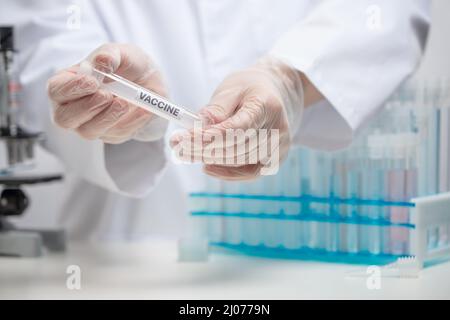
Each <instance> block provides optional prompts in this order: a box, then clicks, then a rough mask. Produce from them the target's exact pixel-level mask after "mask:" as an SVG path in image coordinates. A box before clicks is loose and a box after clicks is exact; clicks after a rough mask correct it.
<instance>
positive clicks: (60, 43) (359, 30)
mask: <svg viewBox="0 0 450 320" xmlns="http://www.w3.org/2000/svg"><path fill="white" fill-rule="evenodd" d="M428 6H429V3H428V1H426V0H403V1H401V0H396V1H391V0H370V1H369V0H357V1H348V0H335V1H316V0H315V1H311V0H309V1H308V0H304V1H298V0H278V1H272V0H247V1H242V0H223V1H206V0H199V1H193V0H192V1H187V0H186V1H184V0H178V1H163V0H160V1H158V0H154V1H144V0H141V1H139V0H136V1H129V0H128V1H122V0H115V1H109V0H108V1H102V0H94V1H60V0H58V1H56V0H54V1H25V0H24V1H18V0H10V1H2V4H1V10H0V24H7V23H11V24H14V25H15V26H16V43H17V49H18V50H19V52H20V61H19V68H20V72H21V81H22V84H23V87H24V90H23V97H22V99H23V100H22V101H23V104H24V106H23V107H24V110H26V117H25V122H26V123H27V126H28V127H29V128H31V129H35V130H43V131H45V132H46V133H47V137H48V138H47V141H46V143H45V146H46V147H47V148H48V149H49V150H51V151H52V152H53V153H55V154H56V155H58V156H59V157H60V158H61V159H62V160H63V162H64V164H65V165H66V167H67V170H69V171H70V172H72V173H74V174H76V175H77V177H78V179H77V180H76V181H75V183H74V184H73V185H72V186H71V188H72V189H71V190H70V191H69V192H66V194H67V199H65V205H64V208H63V210H62V211H61V217H60V221H61V223H62V224H63V225H64V226H65V227H67V228H68V230H69V234H70V235H71V236H72V238H76V239H93V238H95V239H111V238H115V239H124V238H127V239H130V238H136V237H141V236H146V235H148V234H151V233H153V234H155V233H156V234H158V233H159V234H161V233H163V234H171V235H176V234H179V233H180V232H183V230H185V229H184V225H185V221H186V217H187V206H186V198H187V196H186V195H187V192H189V191H191V190H192V189H193V188H195V186H194V184H197V182H199V181H201V179H199V178H198V176H199V175H201V173H199V171H200V170H199V166H188V165H175V164H173V163H172V162H171V161H170V157H169V156H167V154H166V153H165V151H164V148H165V147H164V145H165V143H164V141H156V142H147V143H144V142H137V141H131V142H127V143H124V144H121V145H104V144H103V143H101V142H99V141H94V142H91V141H84V140H82V139H81V138H79V137H78V136H76V135H75V134H73V133H69V132H65V131H63V130H61V129H58V128H56V127H55V126H54V125H53V124H52V122H51V118H50V115H49V114H50V113H49V108H51V107H50V104H49V102H48V100H47V97H46V90H45V89H46V88H45V86H46V80H47V79H48V78H49V77H50V76H51V75H52V74H53V73H54V72H55V71H56V70H57V69H60V68H64V67H67V66H70V65H72V64H74V63H77V62H79V61H81V60H82V59H83V58H84V57H86V56H87V55H88V54H89V53H90V52H91V51H92V50H93V49H95V48H96V47H98V46H99V45H101V44H103V43H105V42H111V41H113V42H128V43H134V44H136V45H138V46H140V47H141V48H143V50H145V51H146V52H147V53H148V54H149V55H151V56H152V58H153V59H154V60H155V61H156V62H157V64H158V65H159V66H160V68H161V70H162V73H163V75H164V77H165V80H166V83H167V85H168V88H169V92H170V96H171V99H172V100H173V101H174V102H175V103H179V104H182V105H184V106H187V107H189V108H192V109H194V110H195V109H198V108H200V107H202V106H203V105H205V104H206V103H207V102H208V99H209V97H210V96H211V94H212V92H213V90H214V88H215V87H216V86H217V85H218V84H219V83H220V81H221V80H222V79H223V78H224V77H225V76H226V75H227V74H229V73H230V72H232V71H234V70H238V69H240V68H244V67H246V66H248V65H250V64H252V63H253V62H254V61H255V60H256V59H258V58H259V57H261V56H263V55H265V54H267V53H271V54H272V55H274V56H276V57H278V58H280V59H282V60H284V61H285V62H287V63H289V64H291V65H292V66H293V67H296V68H297V69H299V70H300V71H302V72H304V73H306V75H307V76H308V77H309V79H311V81H312V82H313V83H314V84H315V86H316V87H317V88H318V89H319V90H320V91H321V92H322V93H323V95H324V96H325V97H326V100H324V101H322V102H320V103H318V104H317V105H316V106H314V107H312V108H309V109H308V110H307V111H306V112H305V114H304V118H303V121H302V124H301V126H300V128H299V130H298V131H297V132H298V134H297V136H296V137H295V141H296V143H300V144H304V145H308V146H310V147H314V148H322V149H335V148H340V147H343V146H346V145H347V144H348V143H349V142H350V141H351V138H352V135H353V133H354V132H355V130H357V129H358V128H359V127H360V126H361V125H362V124H363V123H364V122H365V121H366V120H367V119H368V118H369V117H370V116H371V115H372V114H373V113H374V112H376V110H377V108H379V107H380V105H381V104H382V102H383V101H384V100H385V99H386V98H387V97H388V96H389V95H390V94H391V93H392V92H393V91H394V90H395V88H396V87H397V86H398V85H399V84H400V83H401V81H402V80H404V79H405V78H406V77H407V76H408V75H410V74H411V73H412V72H413V71H414V69H415V67H416V66H417V64H418V62H419V60H420V57H421V53H422V51H423V48H424V44H425V39H426V35H427V31H428V19H429V17H428V11H429V8H428ZM172 129H173V127H170V128H169V132H170V131H171V130H172ZM196 177H197V178H196Z"/></svg>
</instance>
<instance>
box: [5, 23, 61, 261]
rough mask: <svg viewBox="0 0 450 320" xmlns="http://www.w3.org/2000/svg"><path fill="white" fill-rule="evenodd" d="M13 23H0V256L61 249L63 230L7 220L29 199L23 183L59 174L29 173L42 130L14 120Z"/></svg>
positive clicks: (16, 94)
mask: <svg viewBox="0 0 450 320" xmlns="http://www.w3.org/2000/svg"><path fill="white" fill-rule="evenodd" d="M13 31H14V30H13V27H10V26H5V27H3V26H0V186H1V187H2V191H1V193H0V256H14V257H38V256H41V255H43V253H44V249H45V248H46V249H48V250H50V251H64V250H65V244H66V241H65V233H64V230H37V229H36V230H35V229H20V228H17V227H15V226H14V225H13V223H11V222H10V221H8V219H9V218H10V217H17V216H21V215H23V214H24V212H25V211H26V209H27V208H28V206H29V203H30V199H29V198H28V196H27V194H26V193H25V191H24V190H23V189H22V187H23V186H26V185H34V184H42V183H50V182H53V181H58V180H61V179H62V176H61V175H60V174H35V173H33V170H32V169H33V167H34V161H35V159H34V158H35V147H36V145H37V143H38V142H39V141H41V140H43V134H42V133H30V132H28V131H26V130H25V129H23V128H22V127H21V126H20V125H19V123H18V106H19V92H20V85H19V82H18V81H17V77H15V74H14V70H13V62H14V56H15V50H14V39H13Z"/></svg>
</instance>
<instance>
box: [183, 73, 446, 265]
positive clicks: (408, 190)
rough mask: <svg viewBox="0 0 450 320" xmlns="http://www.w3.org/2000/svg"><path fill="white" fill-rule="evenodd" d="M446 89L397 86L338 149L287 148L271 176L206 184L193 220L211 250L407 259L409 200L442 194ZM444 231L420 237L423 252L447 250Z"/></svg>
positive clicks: (442, 83) (194, 202)
mask: <svg viewBox="0 0 450 320" xmlns="http://www.w3.org/2000/svg"><path fill="white" fill-rule="evenodd" d="M449 87H450V86H449V84H448V82H446V81H439V82H437V83H433V84H432V85H430V84H428V85H424V84H417V83H415V84H411V83H409V84H407V85H405V86H403V87H402V88H401V89H399V90H398V92H397V93H396V94H395V95H394V96H393V97H392V99H391V100H390V101H389V102H388V103H387V104H386V106H385V109H384V110H383V111H382V112H380V113H379V115H378V116H377V117H376V118H375V119H373V120H372V121H371V122H370V124H369V125H367V126H366V127H365V129H364V130H362V131H361V132H359V133H358V135H357V137H356V139H355V140H354V142H353V143H352V145H351V146H350V147H349V148H347V149H345V150H342V151H339V152H334V153H327V152H321V151H315V150H311V149H307V148H294V149H292V150H291V152H290V154H289V156H288V158H287V160H286V161H285V162H284V164H283V165H282V167H281V168H280V170H279V172H278V173H277V174H276V175H273V176H266V177H262V178H261V179H259V180H257V181H254V182H222V181H219V180H216V179H212V178H211V179H208V181H207V185H206V188H205V192H199V193H195V194H192V195H191V200H192V201H191V203H192V208H191V209H192V210H191V213H192V216H193V218H194V219H197V220H198V221H199V222H201V223H200V224H199V225H200V226H201V228H202V229H203V232H205V234H206V236H207V237H208V239H209V241H210V242H211V243H214V244H218V245H224V246H228V247H235V248H245V249H246V250H248V249H249V248H250V249H251V248H258V250H261V249H262V248H263V249H264V248H265V249H268V250H270V251H271V252H275V253H276V252H277V250H278V251H279V252H282V251H283V252H286V251H292V252H299V253H302V252H303V253H314V254H319V255H320V254H334V255H335V256H336V257H337V256H339V257H344V258H345V257H348V256H350V255H352V256H355V255H356V256H361V257H369V256H385V257H399V256H405V255H409V254H411V236H412V232H414V231H413V230H414V225H413V224H412V217H411V213H412V212H413V210H411V209H412V207H413V203H412V202H411V199H413V198H416V197H419V196H426V195H431V194H436V193H439V192H445V191H449V190H450V153H449V151H450V147H449V146H450V142H449V137H450V112H449V111H450V103H449V99H448V94H449V90H448V88H449ZM449 228H450V226H448V225H440V226H436V227H434V228H431V229H430V230H429V232H428V234H429V236H428V237H429V241H428V243H429V247H430V249H433V248H435V247H438V246H448V245H450V242H449V235H450V230H449Z"/></svg>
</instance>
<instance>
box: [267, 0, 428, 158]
mask: <svg viewBox="0 0 450 320" xmlns="http://www.w3.org/2000/svg"><path fill="white" fill-rule="evenodd" d="M429 7H430V4H429V1H427V0H395V1H392V0H358V1H347V0H331V1H327V0H325V1H320V2H318V4H317V6H316V7H315V8H314V9H313V10H312V11H311V13H310V14H309V15H308V16H307V18H306V19H304V20H303V21H301V22H299V23H298V24H296V25H294V26H293V27H292V28H291V29H290V30H289V31H288V32H287V33H285V34H284V35H282V36H281V38H280V39H278V41H277V42H276V44H275V46H274V48H273V50H272V51H271V54H272V55H273V56H275V57H277V58H279V59H280V60H282V61H284V62H286V63H288V64H290V65H291V66H293V67H295V68H296V69H298V70H300V71H302V72H303V73H304V74H306V76H307V77H308V78H309V79H310V81H311V82H312V83H313V84H314V85H315V87H316V88H317V89H318V90H319V91H320V92H321V93H322V94H323V96H324V97H325V99H324V100H323V101H320V102H319V103H317V104H316V105H313V106H311V107H309V108H307V109H306V110H305V112H304V116H303V120H302V123H301V124H300V127H299V128H298V129H297V131H296V134H295V136H294V142H296V143H299V144H302V145H306V146H309V147H312V148H316V149H326V150H334V149H339V148H343V147H346V146H347V145H349V143H350V142H351V141H352V137H353V135H354V132H355V131H356V130H357V129H358V128H360V127H361V125H362V124H364V122H365V121H367V120H368V119H369V118H370V117H371V115H373V114H374V113H375V112H376V111H377V110H378V108H379V107H381V106H382V104H383V102H384V101H385V100H386V99H387V98H388V97H389V96H390V95H391V94H392V93H393V91H394V90H395V89H396V88H397V87H398V86H399V85H400V84H401V82H402V81H403V80H404V79H405V78H406V77H408V76H409V75H410V74H411V73H412V72H413V71H414V70H415V68H416V67H417V65H418V63H419V61H420V58H421V54H422V51H423V49H424V46H425V41H426V37H427V33H428V25H429V9H430V8H429Z"/></svg>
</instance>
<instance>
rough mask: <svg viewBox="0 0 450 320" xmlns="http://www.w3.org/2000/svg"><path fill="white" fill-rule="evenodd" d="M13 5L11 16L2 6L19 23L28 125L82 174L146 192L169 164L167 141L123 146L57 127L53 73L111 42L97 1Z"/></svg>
mask: <svg viewBox="0 0 450 320" xmlns="http://www.w3.org/2000/svg"><path fill="white" fill-rule="evenodd" d="M8 6H9V8H8V10H6V11H7V12H8V15H6V14H5V13H4V11H3V10H2V11H3V13H1V14H0V22H3V23H4V24H12V25H14V26H15V31H16V34H15V38H16V42H17V49H18V51H19V61H18V62H19V63H18V69H19V70H18V73H19V74H20V81H21V84H22V87H23V90H22V107H23V111H24V112H23V114H22V119H23V123H24V125H25V127H26V128H28V129H30V130H33V131H44V132H45V135H46V139H45V142H44V146H45V147H46V148H47V149H49V150H50V151H51V152H52V153H54V154H55V155H57V156H58V157H59V158H60V159H61V160H62V161H63V163H64V164H65V166H66V168H67V169H68V170H70V171H72V172H74V173H75V174H77V175H79V176H81V177H82V178H84V179H86V180H88V181H90V182H92V183H94V184H97V185H100V186H102V187H104V188H106V189H108V190H110V191H114V192H118V193H121V194H125V195H128V196H135V197H142V196H144V195H146V194H147V193H148V192H150V191H151V189H152V188H153V187H154V186H155V184H156V183H157V181H158V178H159V176H160V175H161V173H162V171H163V169H164V167H165V163H166V156H165V153H164V147H163V141H162V140H157V141H153V142H140V141H130V142H126V143H123V144H120V145H108V144H104V143H102V142H100V141H86V140H83V139H81V138H80V137H78V135H76V134H75V133H73V132H69V131H67V130H63V129H60V128H57V127H56V125H55V124H54V123H53V121H52V118H51V108H52V107H51V104H50V102H49V101H48V98H47V94H46V92H47V90H46V83H47V80H48V78H50V77H51V76H52V75H53V74H54V72H55V71H57V70H59V69H62V68H65V67H68V66H71V65H73V64H75V63H78V62H80V61H82V60H83V59H84V58H85V57H86V56H87V55H88V54H89V53H90V52H91V51H92V50H94V49H95V48H97V47H98V46H100V45H101V44H103V43H105V42H108V41H111V39H109V36H108V34H107V32H106V31H105V29H104V27H103V26H102V25H101V19H100V18H99V17H98V16H97V15H96V13H95V12H96V11H95V10H94V9H93V8H92V7H91V3H90V2H89V1H76V2H72V1H59V0H58V1H56V0H53V1H39V2H33V1H8ZM9 19H11V21H10V20H9Z"/></svg>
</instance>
